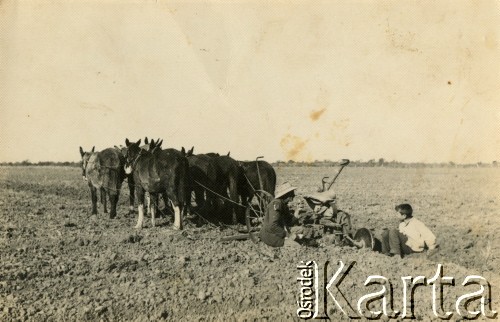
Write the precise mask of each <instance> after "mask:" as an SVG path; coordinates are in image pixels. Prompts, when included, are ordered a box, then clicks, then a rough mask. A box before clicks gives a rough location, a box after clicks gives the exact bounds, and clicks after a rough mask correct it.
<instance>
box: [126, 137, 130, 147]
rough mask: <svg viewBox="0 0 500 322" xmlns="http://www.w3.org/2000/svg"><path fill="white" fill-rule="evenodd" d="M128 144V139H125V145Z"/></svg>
mask: <svg viewBox="0 0 500 322" xmlns="http://www.w3.org/2000/svg"><path fill="white" fill-rule="evenodd" d="M129 145H130V141H129V140H128V139H125V146H127V147H128V146H129Z"/></svg>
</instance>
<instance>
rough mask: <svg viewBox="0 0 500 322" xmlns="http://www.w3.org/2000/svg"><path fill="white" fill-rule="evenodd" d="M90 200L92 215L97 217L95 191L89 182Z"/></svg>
mask: <svg viewBox="0 0 500 322" xmlns="http://www.w3.org/2000/svg"><path fill="white" fill-rule="evenodd" d="M89 187H90V199H91V200H92V215H97V189H96V187H94V186H93V185H92V184H91V183H90V182H89Z"/></svg>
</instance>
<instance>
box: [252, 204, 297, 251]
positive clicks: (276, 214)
mask: <svg viewBox="0 0 500 322" xmlns="http://www.w3.org/2000/svg"><path fill="white" fill-rule="evenodd" d="M291 217H293V216H292V215H291V214H290V209H289V208H288V205H286V204H285V202H284V201H283V200H281V199H274V200H273V201H271V202H270V203H269V205H268V206H267V208H266V213H265V215H264V222H263V223H262V229H261V230H260V239H261V240H262V241H263V242H264V243H265V244H267V245H269V246H272V247H282V246H283V244H284V243H285V237H286V230H285V225H286V224H287V223H289V222H290V221H291Z"/></svg>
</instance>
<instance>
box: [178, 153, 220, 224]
mask: <svg viewBox="0 0 500 322" xmlns="http://www.w3.org/2000/svg"><path fill="white" fill-rule="evenodd" d="M193 150H194V147H193V148H191V150H189V151H188V153H187V156H188V161H189V173H190V176H191V185H190V188H191V190H190V191H193V192H194V195H195V201H196V206H197V208H198V209H199V210H200V211H202V212H204V213H210V212H212V214H213V212H214V211H218V210H220V207H221V205H222V199H221V198H220V197H221V196H224V197H225V196H227V193H226V192H225V191H224V189H223V188H222V185H221V184H220V183H221V181H222V180H221V178H220V173H219V172H218V168H217V165H216V163H215V161H214V159H213V158H212V157H210V156H208V155H206V154H193ZM211 219H214V218H211Z"/></svg>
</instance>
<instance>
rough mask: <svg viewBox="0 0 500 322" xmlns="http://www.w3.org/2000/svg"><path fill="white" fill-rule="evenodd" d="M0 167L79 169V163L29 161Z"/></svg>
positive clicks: (7, 163)
mask: <svg viewBox="0 0 500 322" xmlns="http://www.w3.org/2000/svg"><path fill="white" fill-rule="evenodd" d="M0 166H14V167H22V166H40V167H43V166H55V167H80V166H81V163H80V162H69V161H66V162H54V161H40V162H31V161H29V160H24V161H21V162H0Z"/></svg>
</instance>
